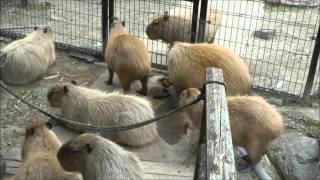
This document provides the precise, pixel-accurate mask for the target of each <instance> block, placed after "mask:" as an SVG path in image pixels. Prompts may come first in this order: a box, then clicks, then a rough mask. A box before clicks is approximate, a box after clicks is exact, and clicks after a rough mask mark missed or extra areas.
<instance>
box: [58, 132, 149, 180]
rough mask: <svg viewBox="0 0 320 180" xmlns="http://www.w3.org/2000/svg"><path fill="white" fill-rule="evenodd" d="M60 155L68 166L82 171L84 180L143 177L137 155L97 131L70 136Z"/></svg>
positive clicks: (62, 162) (67, 167) (65, 167)
mask: <svg viewBox="0 0 320 180" xmlns="http://www.w3.org/2000/svg"><path fill="white" fill-rule="evenodd" d="M58 159H59V161H60V163H61V165H62V166H63V168H64V169H65V170H67V171H80V172H81V174H82V175H83V178H84V179H85V180H91V179H119V180H120V179H121V180H122V179H142V178H143V173H142V169H141V166H140V160H139V159H138V157H137V156H136V155H134V154H133V153H131V152H129V151H126V150H124V149H123V148H122V147H120V146H119V145H117V144H115V143H113V142H111V141H109V140H107V139H105V138H102V137H100V136H97V135H94V134H81V135H79V136H78V137H75V138H73V139H71V140H70V141H69V142H67V143H66V144H64V145H63V146H62V147H61V149H60V150H59V152H58Z"/></svg>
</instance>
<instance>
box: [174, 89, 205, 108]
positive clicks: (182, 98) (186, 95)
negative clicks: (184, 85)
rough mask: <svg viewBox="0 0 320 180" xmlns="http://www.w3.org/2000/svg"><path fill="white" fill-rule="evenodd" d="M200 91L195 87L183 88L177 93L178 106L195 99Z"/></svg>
mask: <svg viewBox="0 0 320 180" xmlns="http://www.w3.org/2000/svg"><path fill="white" fill-rule="evenodd" d="M200 94H201V92H200V91H199V90H198V89H196V88H189V89H186V90H184V91H183V92H182V93H180V95H179V104H180V106H184V105H187V104H189V103H191V102H193V101H195V100H196V99H197V98H198V97H199V96H200Z"/></svg>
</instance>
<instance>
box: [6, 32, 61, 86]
mask: <svg viewBox="0 0 320 180" xmlns="http://www.w3.org/2000/svg"><path fill="white" fill-rule="evenodd" d="M55 60H56V54H55V48H54V44H53V32H52V31H50V29H49V28H47V27H46V28H38V27H35V28H34V31H33V32H32V33H30V34H29V35H27V37H25V38H23V39H20V40H16V41H13V42H12V43H10V44H8V45H7V46H6V47H4V48H3V49H1V51H0V71H1V76H0V77H1V79H2V80H3V81H4V82H6V83H7V84H12V85H22V84H27V83H29V82H32V81H35V80H36V79H38V78H39V77H41V76H43V75H45V74H46V73H47V70H48V67H49V66H50V65H52V64H53V63H54V62H55Z"/></svg>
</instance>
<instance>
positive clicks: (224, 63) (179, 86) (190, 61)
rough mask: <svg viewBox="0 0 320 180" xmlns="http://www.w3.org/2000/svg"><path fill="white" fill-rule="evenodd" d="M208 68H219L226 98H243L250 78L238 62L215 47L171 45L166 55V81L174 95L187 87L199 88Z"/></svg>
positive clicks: (224, 50) (231, 55)
mask: <svg viewBox="0 0 320 180" xmlns="http://www.w3.org/2000/svg"><path fill="white" fill-rule="evenodd" d="M208 67H215V68H220V69H222V72H223V78H224V82H225V85H226V88H227V91H226V93H227V95H228V96H230V95H246V94H248V93H249V91H250V87H251V77H250V74H249V70H248V67H247V66H246V64H245V63H244V62H243V61H242V59H241V58H240V57H239V56H238V55H236V54H235V53H233V52H232V51H231V50H230V49H227V48H224V47H222V46H219V45H218V44H215V43H213V44H207V43H198V44H190V43H179V42H177V43H175V44H174V45H173V46H172V48H171V49H170V50H169V53H168V73H169V79H170V81H171V82H172V83H173V84H174V86H175V88H176V91H177V94H178V95H179V94H180V93H181V92H182V91H183V90H185V89H188V88H201V87H202V85H203V83H204V78H205V71H206V68H208Z"/></svg>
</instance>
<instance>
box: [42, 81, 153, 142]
mask: <svg viewBox="0 0 320 180" xmlns="http://www.w3.org/2000/svg"><path fill="white" fill-rule="evenodd" d="M47 97H48V101H49V103H50V105H51V106H52V107H56V108H61V113H62V116H63V117H65V118H67V119H70V120H74V121H77V122H80V123H85V124H88V123H90V124H91V125H93V126H126V125H132V124H136V123H139V122H143V121H146V120H149V119H151V118H153V117H154V111H153V109H152V105H151V103H150V102H149V101H148V100H146V99H145V98H142V97H137V96H134V95H124V94H121V93H118V92H112V93H104V92H101V91H98V90H93V89H89V88H85V87H80V86H76V85H74V84H70V83H69V84H58V85H55V86H54V87H52V88H51V89H50V90H49V92H48V94H47ZM104 136H105V137H107V138H109V139H110V140H113V141H115V142H117V143H119V144H126V145H129V146H143V145H146V144H149V143H151V142H153V141H154V140H155V138H156V137H157V131H156V125H155V123H152V124H149V125H146V126H143V127H140V128H137V129H133V130H128V131H122V132H107V133H105V134H104Z"/></svg>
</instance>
